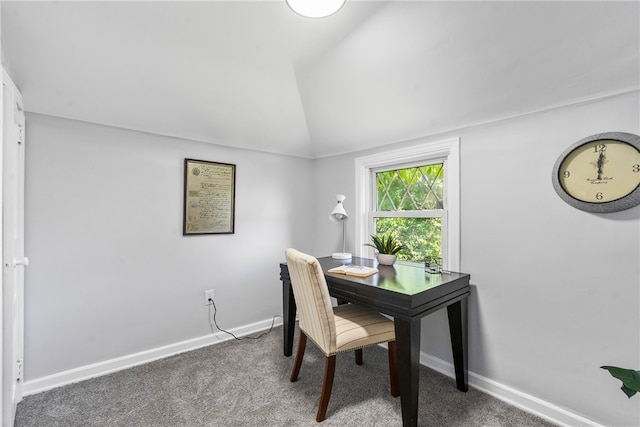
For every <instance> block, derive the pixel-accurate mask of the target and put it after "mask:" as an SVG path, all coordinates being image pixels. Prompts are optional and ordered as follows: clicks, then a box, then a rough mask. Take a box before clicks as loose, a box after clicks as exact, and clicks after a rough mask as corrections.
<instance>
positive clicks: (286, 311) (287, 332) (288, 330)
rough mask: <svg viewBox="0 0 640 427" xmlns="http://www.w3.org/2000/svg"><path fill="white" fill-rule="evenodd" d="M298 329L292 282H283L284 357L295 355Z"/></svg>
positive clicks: (285, 280) (284, 280)
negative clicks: (294, 336)
mask: <svg viewBox="0 0 640 427" xmlns="http://www.w3.org/2000/svg"><path fill="white" fill-rule="evenodd" d="M295 327H296V300H295V299H294V298H293V288H292V287H291V281H290V280H287V279H283V280H282V331H283V334H284V355H285V356H287V357H289V356H291V354H293V331H294V330H295Z"/></svg>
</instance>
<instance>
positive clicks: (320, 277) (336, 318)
mask: <svg viewBox="0 0 640 427" xmlns="http://www.w3.org/2000/svg"><path fill="white" fill-rule="evenodd" d="M285 256H286V259H287V267H288V269H289V275H290V277H291V286H292V287H293V296H294V298H295V301H296V305H297V307H298V314H299V319H300V323H299V326H300V331H301V334H300V340H299V343H298V351H297V353H296V359H295V362H294V367H293V372H292V373H291V382H295V381H297V380H298V374H299V373H300V367H301V365H302V358H303V357H304V350H305V347H306V344H307V338H309V339H310V340H311V341H313V343H314V344H315V345H317V346H318V347H319V348H320V349H321V350H322V351H323V352H324V354H325V356H326V357H325V365H324V378H323V381H322V392H321V395H320V403H319V405H318V413H317V414H316V421H318V422H320V421H323V420H324V419H325V416H326V413H327V407H328V405H329V398H330V397H331V389H332V387H333V377H334V374H335V367H336V354H338V353H343V352H348V351H355V359H356V363H357V364H358V365H361V364H362V349H363V348H364V347H368V346H372V345H377V344H381V343H385V342H387V343H389V344H388V349H389V378H390V383H391V395H392V396H394V397H397V396H398V395H399V387H398V369H397V359H396V342H395V329H394V324H393V320H390V319H388V318H386V317H385V316H383V315H381V314H380V313H378V312H376V311H374V310H371V309H368V308H366V307H362V306H359V305H356V304H344V305H339V306H337V307H332V305H331V300H330V297H329V289H328V288H327V282H326V280H325V277H324V274H323V272H322V267H321V266H320V263H319V262H318V260H317V259H316V258H314V257H313V256H311V255H307V254H304V253H302V252H299V251H296V250H295V249H287V250H286V251H285Z"/></svg>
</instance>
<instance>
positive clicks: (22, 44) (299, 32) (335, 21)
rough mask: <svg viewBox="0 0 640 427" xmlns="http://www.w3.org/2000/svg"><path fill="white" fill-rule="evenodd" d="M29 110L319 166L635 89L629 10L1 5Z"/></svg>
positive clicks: (617, 5)
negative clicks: (330, 11) (320, 15)
mask: <svg viewBox="0 0 640 427" xmlns="http://www.w3.org/2000/svg"><path fill="white" fill-rule="evenodd" d="M1 7H2V27H1V29H2V43H3V49H4V53H3V63H4V65H5V68H7V69H8V70H9V72H10V74H11V76H12V78H13V79H14V81H15V82H16V84H17V85H18V87H19V88H20V89H21V91H22V93H23V97H24V102H25V109H26V110H27V111H31V112H37V113H43V114H50V115H54V116H60V117H66V118H72V119H78V120H83V121H88V122H94V123H99V124H105V125H111V126H117V127H123V128H128V129H135V130H140V131H146V132H153V133H157V134H163V135H169V136H177V137H181V138H187V139H193V140H197V141H204V142H211V143H215V144H223V145H230V146H235V147H243V148H250V149H255V150H261V151H268V152H275V153H284V154H291V155H295V156H302V157H310V158H315V157H323V156H329V155H333V154H339V153H344V152H350V151H355V150H359V149H363V148H368V147H372V146H378V145H383V144H388V143H391V142H397V141H402V140H407V139H411V138H416V137H419V136H424V135H429V134H434V133H438V132H442V131H446V130H451V129H457V128H460V127H463V126H468V125H472V124H477V123H483V122H488V121H492V120H497V119H500V118H505V117H511V116H515V115H519V114H524V113H527V112H532V111H537V110H542V109H546V108H551V107H554V106H559V105H565V104H569V103H572V102H577V101H581V100H585V99H591V98H595V97H599V96H603V95H607V94H612V93H622V92H626V91H631V90H637V89H639V88H640V56H639V52H640V3H638V2H637V1H630V2H618V1H615V2H613V1H603V2H592V1H585V2H576V1H555V2H540V1H531V2H521V1H513V2H507V1H500V2H485V1H482V2H480V1H471V2H461V1H446V2H445V1H443V2H437V1H355V0H347V3H346V5H345V6H344V7H343V8H342V9H341V10H340V11H339V12H338V13H337V14H335V15H333V16H331V17H329V18H325V19H306V18H302V17H300V16H298V15H296V14H295V13H293V12H292V11H291V10H289V9H288V7H287V6H286V4H285V1H284V0H277V1H275V0H274V1H272V0H263V1H238V0H235V1H193V2H180V1H173V2H172V1H139V2H131V1H106V2H94V1H92V2H84V1H72V2H65V1H45V2H33V1H6V0H3V1H2V2H1Z"/></svg>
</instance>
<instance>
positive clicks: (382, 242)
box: [365, 234, 404, 255]
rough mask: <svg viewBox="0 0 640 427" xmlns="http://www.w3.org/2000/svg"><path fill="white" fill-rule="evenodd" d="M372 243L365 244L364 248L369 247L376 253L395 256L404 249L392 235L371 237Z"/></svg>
mask: <svg viewBox="0 0 640 427" xmlns="http://www.w3.org/2000/svg"><path fill="white" fill-rule="evenodd" d="M371 241H372V242H373V243H365V246H371V247H372V248H374V249H375V250H376V251H378V253H381V254H389V255H395V254H397V253H398V252H400V251H401V250H402V249H404V245H403V244H402V242H400V241H399V240H398V239H397V238H396V237H395V236H394V235H392V234H383V235H377V234H372V235H371Z"/></svg>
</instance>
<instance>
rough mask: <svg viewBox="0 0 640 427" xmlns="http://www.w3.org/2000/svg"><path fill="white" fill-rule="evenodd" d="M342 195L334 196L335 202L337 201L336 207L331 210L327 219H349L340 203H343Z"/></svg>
mask: <svg viewBox="0 0 640 427" xmlns="http://www.w3.org/2000/svg"><path fill="white" fill-rule="evenodd" d="M344 199H345V197H344V195H342V194H338V195H337V196H336V200H338V204H337V205H336V207H335V208H333V211H331V213H330V214H329V218H331V219H332V220H334V221H344V220H346V219H347V218H349V215H347V211H345V210H344V206H343V205H342V202H344Z"/></svg>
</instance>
